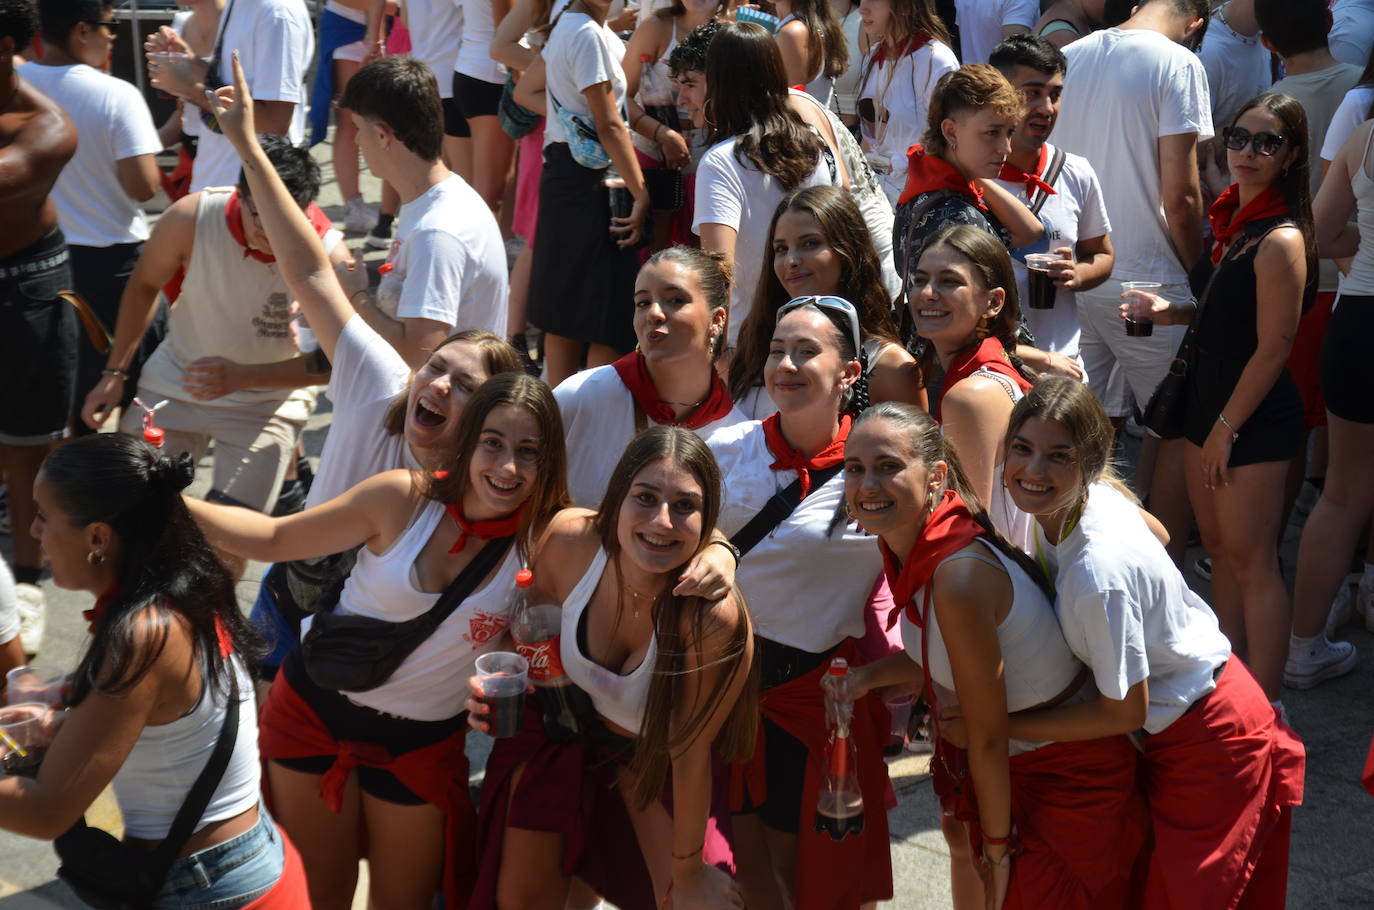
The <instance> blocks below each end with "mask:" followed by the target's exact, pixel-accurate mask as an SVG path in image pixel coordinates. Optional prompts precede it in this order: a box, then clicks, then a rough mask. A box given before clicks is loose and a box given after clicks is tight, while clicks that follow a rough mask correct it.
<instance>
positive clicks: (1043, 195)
mask: <svg viewBox="0 0 1374 910" xmlns="http://www.w3.org/2000/svg"><path fill="white" fill-rule="evenodd" d="M1067 157H1068V156H1067V155H1065V154H1064V150H1063V149H1061V148H1057V149H1055V150H1054V155H1053V156H1051V157H1050V163H1049V166H1048V167H1046V168H1045V173H1044V174H1042V175H1041V176H1040V179H1041V180H1043V181H1045V184H1046V185H1047V186H1054V182H1055V181H1056V180H1058V179H1059V172H1060V171H1062V170H1064V159H1065V158H1067ZM1035 194H1036V198H1035V204H1034V205H1032V206H1031V214H1032V215H1039V214H1040V210H1041V209H1042V208H1044V206H1045V202H1046V200H1048V199H1049V198H1050V194H1049V193H1047V192H1045V191H1044V190H1036V191H1035Z"/></svg>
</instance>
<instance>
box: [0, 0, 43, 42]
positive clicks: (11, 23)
mask: <svg viewBox="0 0 1374 910" xmlns="http://www.w3.org/2000/svg"><path fill="white" fill-rule="evenodd" d="M36 34H38V11H37V10H36V9H34V8H33V4H32V3H31V2H29V0H0V38H13V39H14V50H15V52H16V53H17V52H20V51H22V50H24V49H25V48H27V47H28V46H29V42H31V41H33V36H34V35H36Z"/></svg>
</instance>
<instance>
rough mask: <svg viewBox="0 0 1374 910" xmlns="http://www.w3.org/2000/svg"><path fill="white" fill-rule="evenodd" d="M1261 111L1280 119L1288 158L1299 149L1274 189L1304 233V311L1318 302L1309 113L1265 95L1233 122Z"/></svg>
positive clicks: (1246, 105) (1293, 103)
mask: <svg viewBox="0 0 1374 910" xmlns="http://www.w3.org/2000/svg"><path fill="white" fill-rule="evenodd" d="M1254 108H1259V109H1260V110H1264V111H1268V112H1269V113H1271V114H1273V115H1274V116H1275V117H1277V118H1278V120H1279V123H1281V124H1282V125H1283V138H1285V139H1287V140H1288V142H1287V144H1286V147H1285V148H1284V149H1283V150H1282V151H1283V152H1284V153H1285V154H1286V153H1287V152H1288V151H1290V150H1291V149H1292V148H1293V147H1295V146H1296V147H1297V148H1298V156H1297V158H1295V159H1294V160H1293V163H1292V164H1291V165H1289V167H1288V169H1287V170H1285V171H1283V172H1282V173H1280V174H1279V178H1278V180H1276V181H1274V188H1275V189H1276V190H1278V191H1279V195H1281V196H1283V201H1284V202H1286V203H1288V213H1289V214H1290V215H1291V216H1292V218H1293V220H1294V221H1295V222H1297V225H1298V230H1299V231H1301V232H1302V243H1303V248H1304V249H1305V250H1306V253H1307V281H1306V283H1305V284H1304V285H1303V292H1302V309H1303V312H1304V313H1305V312H1307V309H1308V307H1310V306H1311V305H1312V302H1313V301H1314V300H1316V299H1317V233H1316V229H1315V228H1314V227H1313V224H1312V163H1311V155H1310V154H1309V152H1310V151H1311V148H1312V147H1311V145H1310V143H1311V141H1312V134H1311V133H1310V132H1309V131H1308V128H1307V112H1306V111H1305V110H1304V109H1303V106H1302V104H1301V103H1300V102H1299V101H1298V100H1297V99H1296V98H1294V97H1292V96H1291V95H1285V94H1283V93H1282V92H1263V93H1261V94H1259V95H1256V96H1255V97H1254V98H1251V99H1250V100H1249V101H1247V102H1245V103H1244V104H1242V105H1241V106H1240V110H1239V111H1237V112H1236V116H1235V118H1234V119H1232V120H1231V125H1232V126H1235V125H1236V123H1237V122H1238V121H1239V120H1240V118H1241V117H1242V116H1243V115H1244V114H1245V112H1246V111H1249V110H1253V109H1254Z"/></svg>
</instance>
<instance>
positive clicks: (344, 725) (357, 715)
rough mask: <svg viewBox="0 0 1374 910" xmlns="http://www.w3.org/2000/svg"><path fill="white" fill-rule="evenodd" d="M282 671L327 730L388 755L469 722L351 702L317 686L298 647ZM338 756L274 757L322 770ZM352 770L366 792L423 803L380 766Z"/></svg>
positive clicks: (427, 743) (429, 742) (397, 800)
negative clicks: (396, 712) (413, 717)
mask: <svg viewBox="0 0 1374 910" xmlns="http://www.w3.org/2000/svg"><path fill="white" fill-rule="evenodd" d="M281 672H282V673H284V674H286V679H287V681H288V682H289V683H291V688H292V689H295V690H296V694H297V695H299V696H300V697H301V699H302V700H303V701H304V702H305V703H306V704H307V705H309V706H310V708H311V710H313V711H314V712H315V713H316V714H318V715H319V718H320V720H321V721H323V722H324V725H325V727H326V728H328V730H329V733H330V735H331V736H333V737H334V738H335V739H338V740H351V741H354V742H366V743H373V744H375V745H378V746H381V747H382V748H384V749H386V750H387V751H388V752H390V753H391V754H392V755H404V754H405V753H406V752H412V751H414V750H416V749H422V748H424V747H425V746H431V745H433V744H434V743H437V742H439V741H440V740H443V739H447V738H448V737H450V736H452V735H453V733H454V732H455V731H457V730H461V729H463V728H464V727H466V726H467V714H466V713H463V714H459V715H457V716H456V717H450V718H449V719H448V720H439V721H426V720H411V719H409V718H406V717H395V716H393V715H391V714H383V713H382V712H381V711H374V710H373V709H371V708H364V707H362V706H361V705H355V704H353V702H351V701H349V700H348V698H347V697H346V696H344V694H343V693H342V692H333V691H330V690H328V689H321V688H320V687H319V686H317V685H315V683H314V682H312V681H311V679H310V674H308V673H306V672H305V664H304V663H303V661H302V658H301V650H300V648H296V649H295V650H294V651H292V652H291V654H290V655H289V656H288V657H287V658H286V660H285V661H284V662H283V663H282V666H281ZM336 758H337V756H334V755H310V756H306V757H304V758H274V759H272V761H274V762H276V763H277V764H279V765H281V766H282V767H284V768H290V769H291V770H292V771H300V772H302V773H304V774H324V773H325V772H326V771H328V770H329V769H330V768H331V767H333V765H334V761H335V759H336ZM356 770H357V772H358V786H359V787H361V788H362V790H363V792H364V793H367V794H368V795H369V796H375V797H376V798H377V799H381V800H385V801H386V802H389V803H395V804H396V805H398V806H422V805H424V804H425V802H426V800H425V799H423V798H422V797H420V796H417V795H416V794H415V792H414V791H412V790H411V789H410V788H409V787H407V786H406V785H405V784H403V783H401V781H400V780H399V779H397V777H396V775H394V774H392V773H391V772H390V771H387V770H386V769H384V768H369V767H365V766H363V765H359V766H358V767H357V769H356Z"/></svg>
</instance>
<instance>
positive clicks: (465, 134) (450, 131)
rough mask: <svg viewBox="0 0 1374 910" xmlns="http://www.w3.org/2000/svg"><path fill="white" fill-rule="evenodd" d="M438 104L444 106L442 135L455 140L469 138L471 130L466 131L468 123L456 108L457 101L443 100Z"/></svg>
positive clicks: (453, 99)
mask: <svg viewBox="0 0 1374 910" xmlns="http://www.w3.org/2000/svg"><path fill="white" fill-rule="evenodd" d="M453 75H455V76H457V75H458V74H457V73H454V74H453ZM439 103H440V104H442V105H443V106H444V135H445V136H453V137H455V138H457V139H467V138H470V137H471V136H472V130H470V129H468V122H467V120H466V118H464V117H463V112H462V110H461V109H460V108H459V107H458V99H457V98H444V99H443V100H442V101H440V102H439Z"/></svg>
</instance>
